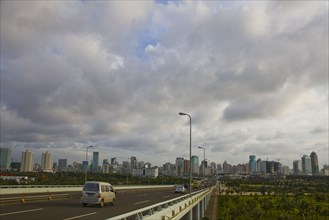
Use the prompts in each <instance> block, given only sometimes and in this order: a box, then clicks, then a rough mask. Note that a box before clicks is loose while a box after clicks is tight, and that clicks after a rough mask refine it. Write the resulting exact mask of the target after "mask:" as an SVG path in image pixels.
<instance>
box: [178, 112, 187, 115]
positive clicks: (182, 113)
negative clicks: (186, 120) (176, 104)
mask: <svg viewBox="0 0 329 220" xmlns="http://www.w3.org/2000/svg"><path fill="white" fill-rule="evenodd" d="M178 114H179V115H187V114H186V113H184V112H180V113H178Z"/></svg>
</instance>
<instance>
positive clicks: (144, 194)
mask: <svg viewBox="0 0 329 220" xmlns="http://www.w3.org/2000/svg"><path fill="white" fill-rule="evenodd" d="M147 195H148V194H141V195H137V196H147Z"/></svg>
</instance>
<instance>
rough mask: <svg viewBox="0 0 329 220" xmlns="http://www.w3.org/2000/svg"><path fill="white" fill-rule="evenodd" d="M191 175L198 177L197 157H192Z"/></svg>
mask: <svg viewBox="0 0 329 220" xmlns="http://www.w3.org/2000/svg"><path fill="white" fill-rule="evenodd" d="M192 174H193V175H199V157H198V156H192Z"/></svg>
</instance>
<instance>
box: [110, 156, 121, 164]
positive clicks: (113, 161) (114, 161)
mask: <svg viewBox="0 0 329 220" xmlns="http://www.w3.org/2000/svg"><path fill="white" fill-rule="evenodd" d="M118 164H119V163H118V160H117V158H116V157H113V158H111V165H118Z"/></svg>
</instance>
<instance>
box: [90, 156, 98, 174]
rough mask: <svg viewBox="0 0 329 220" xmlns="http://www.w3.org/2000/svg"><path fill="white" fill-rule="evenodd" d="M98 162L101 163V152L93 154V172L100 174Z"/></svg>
mask: <svg viewBox="0 0 329 220" xmlns="http://www.w3.org/2000/svg"><path fill="white" fill-rule="evenodd" d="M98 161H99V152H93V163H92V164H93V165H92V172H93V173H97V172H98Z"/></svg>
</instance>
